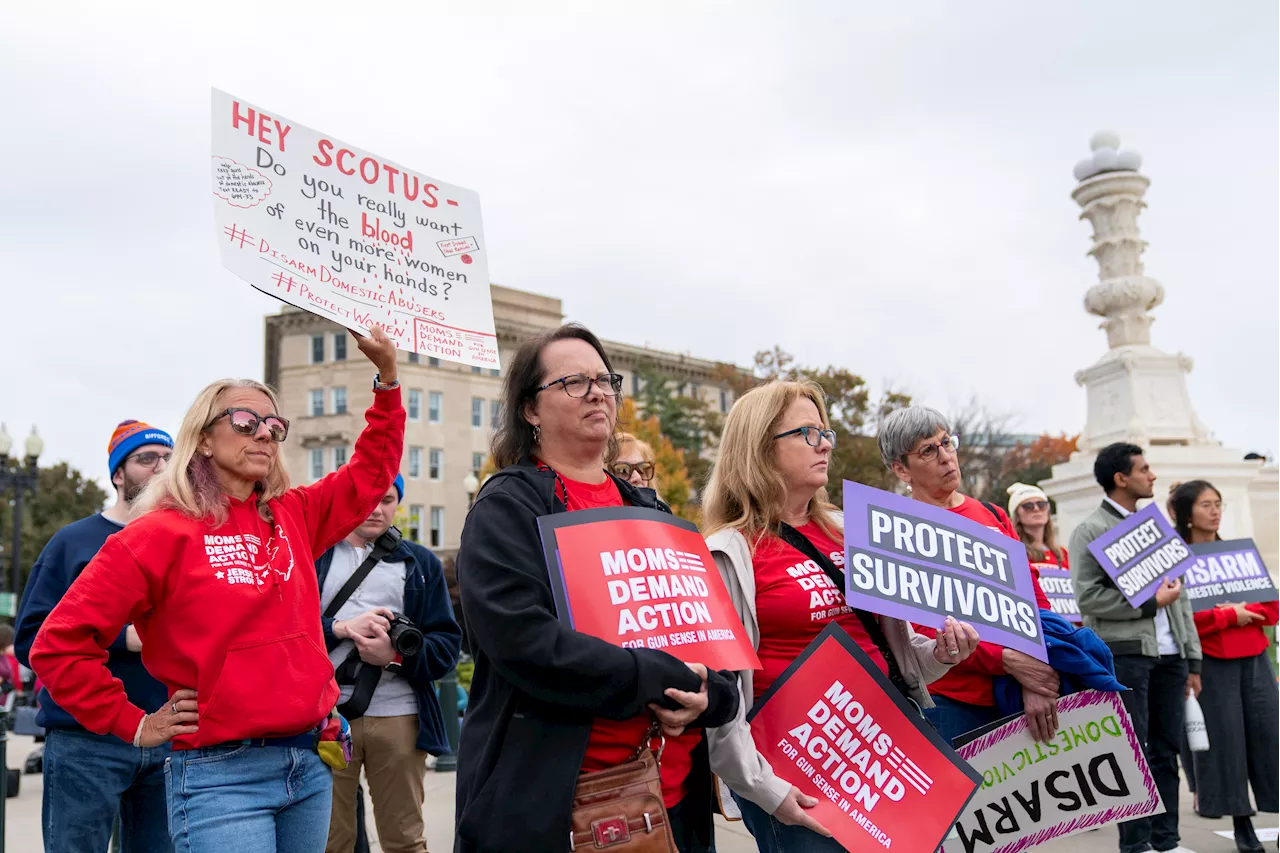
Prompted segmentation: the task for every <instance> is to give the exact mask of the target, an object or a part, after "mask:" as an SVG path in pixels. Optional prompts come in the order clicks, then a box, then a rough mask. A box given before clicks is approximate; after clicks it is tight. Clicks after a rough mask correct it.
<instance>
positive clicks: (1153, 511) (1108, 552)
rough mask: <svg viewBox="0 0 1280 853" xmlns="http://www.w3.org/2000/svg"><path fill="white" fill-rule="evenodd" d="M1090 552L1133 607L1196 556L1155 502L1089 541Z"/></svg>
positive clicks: (1170, 578)
mask: <svg viewBox="0 0 1280 853" xmlns="http://www.w3.org/2000/svg"><path fill="white" fill-rule="evenodd" d="M1089 553H1091V554H1093V556H1094V557H1096V558H1097V560H1098V564H1099V565H1100V566H1102V570H1103V571H1104V572H1106V573H1107V574H1108V575H1109V576H1110V577H1111V579H1112V580H1113V581H1115V582H1116V588H1117V589H1119V590H1120V593H1121V594H1122V595H1123V596H1124V597H1125V599H1127V600H1128V602H1129V603H1130V604H1131V605H1133V606H1134V607H1141V606H1142V604H1143V602H1145V601H1146V600H1147V599H1148V598H1150V597H1151V596H1153V595H1155V594H1156V592H1157V591H1158V590H1159V589H1160V585H1161V584H1162V583H1164V582H1165V581H1166V580H1173V579H1174V578H1177V577H1179V576H1180V575H1181V574H1182V573H1183V572H1185V571H1186V570H1187V569H1188V568H1190V566H1191V564H1192V563H1193V562H1194V560H1195V558H1194V557H1193V556H1192V554H1191V549H1190V548H1188V547H1187V543H1186V542H1183V541H1182V537H1181V536H1179V535H1178V534H1177V532H1176V531H1175V530H1174V529H1173V525H1172V524H1170V523H1169V520H1168V519H1167V518H1165V517H1164V515H1163V514H1162V513H1161V512H1160V510H1159V509H1158V508H1157V507H1156V505H1155V504H1148V505H1147V506H1146V507H1144V508H1142V509H1140V510H1138V511H1137V512H1135V513H1131V514H1130V515H1128V516H1126V517H1125V519H1124V520H1123V521H1121V522H1120V523H1119V524H1117V525H1116V526H1115V527H1113V528H1111V529H1110V530H1108V531H1107V532H1106V533H1104V534H1102V535H1101V536H1099V537H1098V538H1097V539H1095V540H1093V541H1092V542H1090V543H1089Z"/></svg>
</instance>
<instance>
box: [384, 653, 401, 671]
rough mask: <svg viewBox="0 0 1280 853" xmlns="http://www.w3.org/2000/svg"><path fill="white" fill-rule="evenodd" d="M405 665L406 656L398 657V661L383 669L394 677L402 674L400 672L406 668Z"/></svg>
mask: <svg viewBox="0 0 1280 853" xmlns="http://www.w3.org/2000/svg"><path fill="white" fill-rule="evenodd" d="M403 663H404V656H403V655H396V659H395V660H393V661H392V662H391V663H389V664H387V665H386V666H384V667H383V669H385V670H386V671H387V672H389V673H391V674H393V675H398V674H399V673H400V670H401V669H403V668H404V667H403V665H402V664H403Z"/></svg>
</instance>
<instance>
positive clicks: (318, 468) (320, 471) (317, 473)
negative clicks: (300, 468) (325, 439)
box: [311, 447, 324, 480]
mask: <svg viewBox="0 0 1280 853" xmlns="http://www.w3.org/2000/svg"><path fill="white" fill-rule="evenodd" d="M323 476H324V448H323V447H313V448H311V479H312V480H319V479H320V478H321V477H323Z"/></svg>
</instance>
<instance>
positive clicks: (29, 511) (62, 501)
mask: <svg viewBox="0 0 1280 853" xmlns="http://www.w3.org/2000/svg"><path fill="white" fill-rule="evenodd" d="M38 477H39V480H38V484H37V487H36V492H35V494H34V495H30V494H28V495H26V496H25V497H24V499H23V506H22V553H21V554H20V555H18V568H19V575H20V580H21V582H22V584H24V585H25V584H26V578H27V575H28V574H29V573H30V571H31V566H32V564H33V563H35V561H36V557H38V556H39V555H40V552H41V551H42V550H44V546H45V545H46V544H48V542H49V540H50V539H51V538H53V534H55V533H57V532H58V531H59V530H61V529H62V528H64V527H66V526H67V525H68V524H70V523H71V522H73V521H77V520H79V519H81V518H84V517H85V516H87V515H92V514H94V513H95V512H101V511H102V508H103V504H104V503H106V500H107V493H106V492H104V491H103V490H102V488H101V487H99V486H98V484H97V483H96V482H94V481H93V480H91V479H89V478H88V477H86V476H84V475H83V474H81V473H80V472H79V471H77V470H76V469H75V468H72V467H71V466H70V465H68V464H67V463H65V462H59V463H58V464H56V465H51V466H49V467H47V468H41V469H40V473H39V474H38ZM4 497H5V499H4V500H3V501H0V565H3V566H4V567H5V569H6V570H7V569H8V567H9V560H11V559H12V558H13V555H12V553H11V552H12V550H13V548H12V546H11V545H10V543H12V542H13V505H12V502H11V500H9V496H8V495H5V496H4Z"/></svg>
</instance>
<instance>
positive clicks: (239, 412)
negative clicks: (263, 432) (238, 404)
mask: <svg viewBox="0 0 1280 853" xmlns="http://www.w3.org/2000/svg"><path fill="white" fill-rule="evenodd" d="M223 418H227V419H228V420H229V421H230V423H231V428H232V429H233V430H235V431H236V432H238V433H240V434H241V435H256V434H257V432H258V425H259V424H266V425H267V429H268V430H269V431H270V432H271V440H272V441H284V440H285V439H286V438H288V437H289V422H288V421H287V420H285V419H284V418H282V417H280V416H279V415H260V414H258V413H257V412H255V411H254V410H253V409H224V410H223V411H221V412H219V413H218V414H216V415H214V416H213V420H211V421H209V423H208V424H207V425H206V426H205V429H208V428H209V427H211V426H213V425H214V424H216V423H217V422H218V421H220V420H222V419H223Z"/></svg>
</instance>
